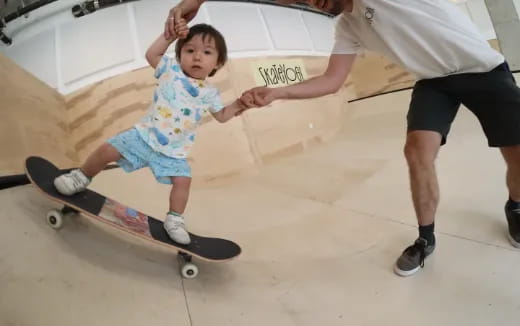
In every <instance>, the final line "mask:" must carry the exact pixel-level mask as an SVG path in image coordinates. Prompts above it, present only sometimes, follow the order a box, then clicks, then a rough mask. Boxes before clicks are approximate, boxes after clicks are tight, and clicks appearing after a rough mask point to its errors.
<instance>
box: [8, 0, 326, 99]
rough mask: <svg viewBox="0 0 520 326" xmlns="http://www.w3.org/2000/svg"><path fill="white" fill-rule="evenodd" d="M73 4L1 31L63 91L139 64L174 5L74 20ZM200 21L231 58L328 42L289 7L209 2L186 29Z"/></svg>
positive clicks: (305, 51)
mask: <svg viewBox="0 0 520 326" xmlns="http://www.w3.org/2000/svg"><path fill="white" fill-rule="evenodd" d="M79 2H80V1H72V0H60V1H57V2H55V3H53V4H51V5H48V6H45V7H43V8H41V9H39V10H37V11H35V12H33V13H31V16H30V17H29V19H25V18H19V19H18V20H16V21H13V23H10V24H9V25H8V28H7V29H6V30H5V33H6V34H7V35H9V36H10V37H12V38H13V45H11V46H9V47H7V46H3V45H2V46H0V51H1V52H3V53H4V54H6V55H7V56H8V57H10V58H11V59H13V60H14V61H15V62H16V63H18V64H19V65H20V66H22V67H24V68H25V69H26V70H28V71H30V72H32V73H33V74H34V75H35V76H36V77H38V78H39V79H41V80H43V81H44V82H46V83H47V84H48V85H50V86H51V87H53V88H56V89H57V90H58V91H59V92H61V93H62V94H67V93H70V92H72V91H74V90H77V89H79V88H81V87H84V86H86V85H89V84H91V83H94V82H97V81H100V80H103V79H105V78H108V77H111V76H114V75H118V74H121V73H124V72H126V71H129V70H133V69H137V68H141V67H144V66H146V65H147V63H146V61H145V59H144V53H145V52H146V49H147V48H148V46H149V45H150V44H151V43H152V42H153V40H154V39H155V38H156V37H158V36H159V35H160V33H161V32H162V31H163V28H164V21H165V19H166V17H167V15H168V11H169V9H170V8H172V7H173V6H174V5H175V4H176V3H178V0H141V1H136V2H132V3H127V4H123V5H118V6H115V7H111V8H107V9H103V10H99V11H96V12H95V13H93V14H90V15H87V16H84V17H81V18H74V17H73V16H72V14H71V11H70V8H71V7H72V5H74V4H77V3H79ZM199 22H206V23H209V24H212V25H213V26H215V27H216V28H217V29H218V30H220V31H221V32H222V34H223V35H224V36H225V38H226V41H227V43H228V48H229V56H230V57H231V58H233V57H245V56H264V55H291V54H294V55H328V53H329V52H330V49H331V47H332V45H333V36H334V32H333V29H334V21H333V20H332V19H330V18H328V17H326V16H323V15H318V14H314V13H310V12H303V11H300V10H295V9H289V8H283V7H277V6H269V5H260V4H248V3H237V2H210V3H206V4H204V5H203V7H202V8H201V10H200V11H199V14H198V15H197V17H196V18H195V19H194V21H193V22H192V24H195V23H199ZM302 32H303V33H302ZM173 48H174V47H171V48H170V49H171V50H173Z"/></svg>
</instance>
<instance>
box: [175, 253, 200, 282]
mask: <svg viewBox="0 0 520 326" xmlns="http://www.w3.org/2000/svg"><path fill="white" fill-rule="evenodd" d="M177 258H178V259H179V261H180V264H181V275H182V276H183V277H184V278H195V277H196V276H197V275H198V274H199V268H198V267H197V265H195V264H193V263H192V262H191V258H192V256H191V255H190V254H187V253H185V252H183V251H179V253H178V255H177Z"/></svg>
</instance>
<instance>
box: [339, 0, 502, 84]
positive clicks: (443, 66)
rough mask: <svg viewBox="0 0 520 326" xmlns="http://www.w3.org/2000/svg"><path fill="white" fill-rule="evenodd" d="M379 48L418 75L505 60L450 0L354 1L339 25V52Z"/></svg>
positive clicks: (464, 70)
mask: <svg viewBox="0 0 520 326" xmlns="http://www.w3.org/2000/svg"><path fill="white" fill-rule="evenodd" d="M363 50H370V51H375V52H378V53H380V54H383V55H385V56H386V57H388V58H389V59H390V60H392V61H394V62H396V63H398V64H400V65H401V66H403V67H404V68H406V69H407V70H409V71H410V72H412V73H414V74H415V75H416V76H417V78H418V79H428V78H435V77H442V76H447V75H452V74H460V73H470V72H487V71H490V70H492V69H493V68H495V67H496V66H498V65H499V64H501V63H503V62H504V57H503V56H502V54H500V53H499V52H498V51H496V50H494V49H493V48H492V47H491V46H490V45H489V43H488V42H487V41H486V40H485V39H484V37H483V36H482V35H481V34H480V33H479V31H478V29H477V27H476V26H475V25H474V24H473V22H472V21H471V20H470V19H469V17H467V16H466V15H465V14H464V13H463V12H462V11H461V10H460V9H459V8H457V6H456V5H454V4H453V3H451V2H449V1H448V0H353V9H352V12H346V11H345V12H343V13H342V14H341V16H340V17H339V20H338V22H337V24H336V36H335V45H334V48H333V51H332V53H333V54H353V53H359V52H362V51H363Z"/></svg>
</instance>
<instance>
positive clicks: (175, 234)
mask: <svg viewBox="0 0 520 326" xmlns="http://www.w3.org/2000/svg"><path fill="white" fill-rule="evenodd" d="M164 229H165V230H166V232H167V233H168V235H169V236H170V238H172V240H173V241H175V242H177V243H180V244H183V245H187V244H189V243H190V241H191V240H190V235H189V234H188V232H187V231H186V229H185V228H184V217H182V216H179V215H173V214H170V213H168V215H166V220H165V221H164Z"/></svg>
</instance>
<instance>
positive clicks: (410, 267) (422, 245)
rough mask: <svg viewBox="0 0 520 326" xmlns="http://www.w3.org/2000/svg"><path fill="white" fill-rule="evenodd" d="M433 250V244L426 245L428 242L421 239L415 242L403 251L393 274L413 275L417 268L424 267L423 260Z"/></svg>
mask: <svg viewBox="0 0 520 326" xmlns="http://www.w3.org/2000/svg"><path fill="white" fill-rule="evenodd" d="M434 249H435V244H433V245H428V241H426V239H423V238H418V239H417V240H415V242H414V244H413V245H411V246H409V247H408V248H406V249H405V250H404V251H403V254H402V255H401V257H399V258H398V259H397V262H396V263H395V266H394V272H395V273H396V274H397V275H399V276H410V275H413V274H415V273H416V272H417V271H418V270H419V268H422V267H424V260H425V259H426V257H428V256H429V255H430V254H431V253H432V252H433V250H434Z"/></svg>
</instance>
